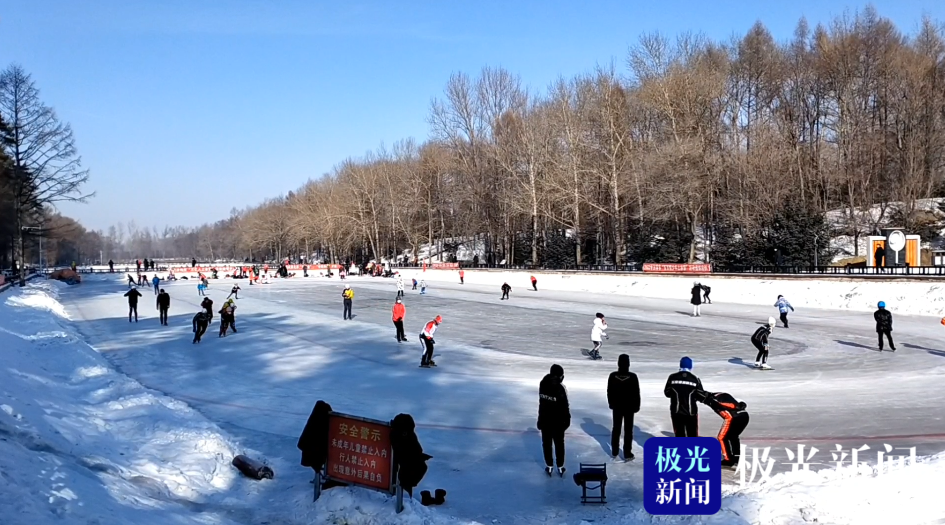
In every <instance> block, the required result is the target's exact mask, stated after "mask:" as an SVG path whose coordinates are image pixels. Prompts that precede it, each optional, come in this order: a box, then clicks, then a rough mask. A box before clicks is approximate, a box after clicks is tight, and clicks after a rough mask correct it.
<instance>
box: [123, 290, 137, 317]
mask: <svg viewBox="0 0 945 525" xmlns="http://www.w3.org/2000/svg"><path fill="white" fill-rule="evenodd" d="M125 297H127V298H128V322H129V323H130V322H131V314H134V316H135V322H136V323H137V322H138V298H139V297H141V292H139V291H138V289H137V288H132V289H131V290H128V291H127V292H125Z"/></svg>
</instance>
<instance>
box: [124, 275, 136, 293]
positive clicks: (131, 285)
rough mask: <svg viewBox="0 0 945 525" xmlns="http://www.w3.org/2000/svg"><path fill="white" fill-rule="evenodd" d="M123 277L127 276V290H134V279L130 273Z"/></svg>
mask: <svg viewBox="0 0 945 525" xmlns="http://www.w3.org/2000/svg"><path fill="white" fill-rule="evenodd" d="M125 275H127V276H128V289H131V288H134V287H135V278H134V277H132V276H131V274H130V273H128V274H125Z"/></svg>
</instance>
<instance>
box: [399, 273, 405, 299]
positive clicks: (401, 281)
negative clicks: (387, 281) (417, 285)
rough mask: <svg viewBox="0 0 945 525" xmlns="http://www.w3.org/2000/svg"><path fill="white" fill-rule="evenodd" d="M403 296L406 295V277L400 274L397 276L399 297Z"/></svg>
mask: <svg viewBox="0 0 945 525" xmlns="http://www.w3.org/2000/svg"><path fill="white" fill-rule="evenodd" d="M403 296H404V278H403V277H401V276H399V275H398V276H397V297H398V298H400V297H403Z"/></svg>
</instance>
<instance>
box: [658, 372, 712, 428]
mask: <svg viewBox="0 0 945 525" xmlns="http://www.w3.org/2000/svg"><path fill="white" fill-rule="evenodd" d="M702 390H703V389H702V381H701V380H700V379H699V378H698V377H696V375H695V374H693V373H692V359H690V358H689V357H688V356H687V357H683V358H682V359H680V360H679V371H678V372H675V373H673V374H670V376H669V378H668V379H667V380H666V387H665V388H663V394H664V395H665V396H666V397H668V398H669V414H670V417H671V418H672V420H673V433H674V434H675V435H676V437H699V408H698V407H697V406H696V395H695V394H696V393H697V392H701V391H702Z"/></svg>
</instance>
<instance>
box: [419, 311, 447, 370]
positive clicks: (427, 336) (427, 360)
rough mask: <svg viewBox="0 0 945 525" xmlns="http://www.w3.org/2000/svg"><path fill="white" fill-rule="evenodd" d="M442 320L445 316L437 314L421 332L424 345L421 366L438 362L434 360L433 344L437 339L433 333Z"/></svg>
mask: <svg viewBox="0 0 945 525" xmlns="http://www.w3.org/2000/svg"><path fill="white" fill-rule="evenodd" d="M442 322H443V318H442V317H440V316H436V318H435V319H433V320H432V321H430V322H429V323H427V324H426V326H424V327H423V332H420V343H421V344H422V345H423V357H421V358H420V366H422V367H424V368H429V367H431V366H436V363H434V362H433V345H435V344H436V341H434V340H433V334H435V333H436V329H437V327H439V326H440V323H442Z"/></svg>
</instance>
